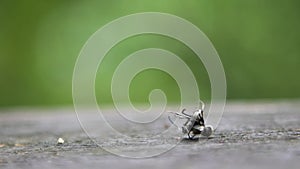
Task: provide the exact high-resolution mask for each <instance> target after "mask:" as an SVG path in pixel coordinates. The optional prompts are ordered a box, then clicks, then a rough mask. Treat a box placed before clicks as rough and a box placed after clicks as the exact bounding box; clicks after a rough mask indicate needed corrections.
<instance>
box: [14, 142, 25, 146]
mask: <svg viewBox="0 0 300 169" xmlns="http://www.w3.org/2000/svg"><path fill="white" fill-rule="evenodd" d="M23 146H24V145H23V144H19V143H16V144H15V147H23Z"/></svg>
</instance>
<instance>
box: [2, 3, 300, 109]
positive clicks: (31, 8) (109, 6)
mask: <svg viewBox="0 0 300 169" xmlns="http://www.w3.org/2000/svg"><path fill="white" fill-rule="evenodd" d="M299 9H300V1H298V0H286V1H284V0H251V1H246V0H228V1H223V0H188V1H179V0H126V1H125V0H110V1H108V0H107V1H104V0H99V1H96V0H92V1H79V0H52V1H43V0H36V1H34V0H0V21H1V26H0V91H1V92H0V107H10V106H50V105H55V106H56V105H70V104H72V73H73V68H74V64H75V62H76V58H77V56H78V54H79V51H80V49H81V48H82V46H83V45H84V43H85V42H86V40H87V39H88V38H89V37H90V36H91V35H92V34H93V33H94V32H95V31H96V30H98V29H99V28H100V27H101V26H103V25H105V24H106V23H108V22H110V21H112V20H113V19H116V18H119V17H121V16H124V15H128V14H132V13H137V12H165V13H170V14H174V15H177V16H179V17H182V18H184V19H186V20H188V21H190V22H192V23H193V24H195V25H196V26H198V27H199V28H200V29H201V30H202V31H203V32H204V33H205V34H206V35H207V36H208V37H209V38H210V40H211V41H212V43H213V44H214V46H215V48H216V49H217V51H218V53H219V55H220V58H221V60H222V62H223V66H224V69H225V73H226V78H227V85H228V86H227V87H228V89H227V96H228V99H265V98H271V99H282V98H284V99H285V98H299V97H300V89H299V86H300V76H299V67H300V51H299V44H300V31H299V30H300V23H299V18H300V10H299ZM149 47H158V48H163V49H166V50H170V51H172V52H174V53H175V54H177V55H179V56H180V57H182V59H183V60H184V61H185V62H187V63H188V64H189V65H190V66H191V69H192V70H193V72H194V73H195V74H196V75H197V77H199V78H197V80H198V83H200V93H201V96H202V97H203V98H204V99H209V98H210V84H209V80H208V77H207V73H206V72H205V69H204V68H203V65H202V64H201V62H200V61H199V60H197V58H196V57H195V56H194V53H193V52H191V51H190V49H189V48H188V47H186V46H185V45H184V44H181V43H180V42H178V41H176V40H174V39H171V38H168V37H163V36H158V35H143V36H135V37H131V38H129V39H126V40H125V41H123V42H121V43H119V44H118V45H117V46H115V47H114V48H113V49H112V50H111V51H110V52H109V54H108V55H107V56H106V57H105V59H104V61H103V64H101V66H100V68H99V70H98V75H97V78H96V93H97V97H98V100H99V102H101V103H104V104H105V103H110V102H111V95H110V80H111V76H112V73H113V70H114V69H115V68H116V66H117V65H118V63H120V61H121V60H122V59H123V58H125V57H126V56H127V55H129V54H130V53H132V52H134V51H137V50H140V49H143V48H149ZM199 70H200V71H199ZM200 77H201V78H200ZM158 87H159V88H161V89H162V90H164V91H165V92H166V95H167V96H168V99H169V100H170V101H171V102H172V101H177V100H178V99H180V98H179V96H180V95H179V89H178V86H177V84H176V83H175V80H174V79H173V78H172V77H170V76H169V75H167V74H165V73H163V72H161V71H158V70H148V71H144V72H141V73H140V74H139V75H138V76H137V77H136V78H135V79H134V80H133V81H132V85H131V87H130V96H131V99H132V100H133V101H135V102H139V103H143V102H146V101H147V99H148V94H149V91H151V90H152V89H153V88H158Z"/></svg>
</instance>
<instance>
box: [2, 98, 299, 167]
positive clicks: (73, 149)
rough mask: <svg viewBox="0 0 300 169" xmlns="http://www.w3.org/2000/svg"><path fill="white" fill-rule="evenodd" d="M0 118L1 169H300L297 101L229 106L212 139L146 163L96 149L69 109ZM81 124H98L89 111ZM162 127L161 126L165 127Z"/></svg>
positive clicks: (162, 141) (119, 143)
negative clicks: (84, 121) (63, 141)
mask: <svg viewBox="0 0 300 169" xmlns="http://www.w3.org/2000/svg"><path fill="white" fill-rule="evenodd" d="M1 112H2V113H0V168H44V169H48V168H143V169H145V168H172V169H177V168H222V169H226V168H230V169H232V168H270V169H271V168H272V169H274V168H289V169H292V168H298V167H299V166H300V102H299V101H279V102H278V101H277V102H252V103H247V102H230V103H228V104H227V106H226V109H225V112H224V115H223V118H222V121H221V123H220V125H219V127H218V130H217V131H216V132H215V134H214V135H213V137H212V138H210V139H205V138H201V139H200V140H198V141H187V140H183V141H182V142H181V143H180V144H178V145H177V146H176V147H175V148H173V149H172V150H170V151H168V152H166V153H164V154H162V155H159V156H156V157H152V158H146V159H130V158H122V157H118V156H115V155H113V154H111V153H109V152H107V151H105V150H103V149H102V148H100V147H99V146H98V145H96V144H95V143H94V142H93V141H91V140H90V139H89V138H88V137H87V136H86V134H85V133H84V132H83V131H82V129H81V127H80V125H79V123H78V121H77V118H76V114H75V112H74V111H73V110H72V109H51V110H49V109H48V110H45V109H41V110H37V109H15V110H2V111H1ZM85 120H89V121H90V124H93V123H98V122H97V120H96V119H95V118H93V116H92V115H89V111H87V115H86V117H85ZM121 123H122V122H118V124H120V125H121ZM163 123H164V122H161V126H162V127H166V125H167V124H163ZM158 128H159V127H158ZM101 132H104V133H105V131H101ZM124 132H127V133H130V134H131V135H135V134H137V135H138V134H139V132H140V130H139V129H138V128H137V129H130V128H129V129H128V128H127V129H126V128H125V129H124ZM149 132H151V131H149ZM102 134H103V133H102ZM146 134H147V132H146ZM59 137H62V138H63V139H64V140H65V143H64V144H62V145H57V144H56V141H57V139H58V138H59ZM174 139H175V138H174V137H172V136H170V137H169V136H168V135H165V136H164V137H161V138H157V139H156V140H151V146H152V147H153V149H161V148H163V146H164V145H168V144H170V142H172V140H174ZM147 141H148V142H149V140H144V142H145V143H147ZM99 142H100V143H101V142H102V143H103V144H105V145H106V146H108V147H109V146H112V147H113V146H116V147H117V148H119V149H121V150H124V151H131V152H132V153H134V151H135V150H141V149H143V148H144V147H143V146H144V144H136V145H135V144H131V143H130V140H129V141H128V140H122V139H120V138H117V137H110V135H109V133H106V134H103V136H102V137H101V138H100V139H99Z"/></svg>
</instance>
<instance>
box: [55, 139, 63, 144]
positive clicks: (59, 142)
mask: <svg viewBox="0 0 300 169" xmlns="http://www.w3.org/2000/svg"><path fill="white" fill-rule="evenodd" d="M64 142H65V140H64V139H62V138H58V140H57V144H64Z"/></svg>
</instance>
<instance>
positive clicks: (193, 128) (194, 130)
mask: <svg viewBox="0 0 300 169" xmlns="http://www.w3.org/2000/svg"><path fill="white" fill-rule="evenodd" d="M200 107H201V108H200V109H198V110H196V111H195V112H194V113H193V115H189V114H187V113H185V111H186V109H183V110H182V111H181V113H177V112H170V113H171V114H173V115H175V116H176V117H178V118H180V119H187V121H186V122H185V123H184V124H183V126H182V127H181V131H182V133H183V134H187V135H188V138H189V139H194V137H195V136H196V135H203V136H206V137H209V136H210V135H211V134H212V132H213V127H212V126H210V125H207V126H205V123H204V117H203V111H204V107H205V105H204V103H203V102H202V101H201V100H200ZM168 118H169V121H170V122H171V123H172V124H173V125H175V126H176V127H178V126H177V125H176V124H175V123H174V121H173V120H171V117H170V116H168ZM178 128H179V129H180V127H178Z"/></svg>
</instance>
